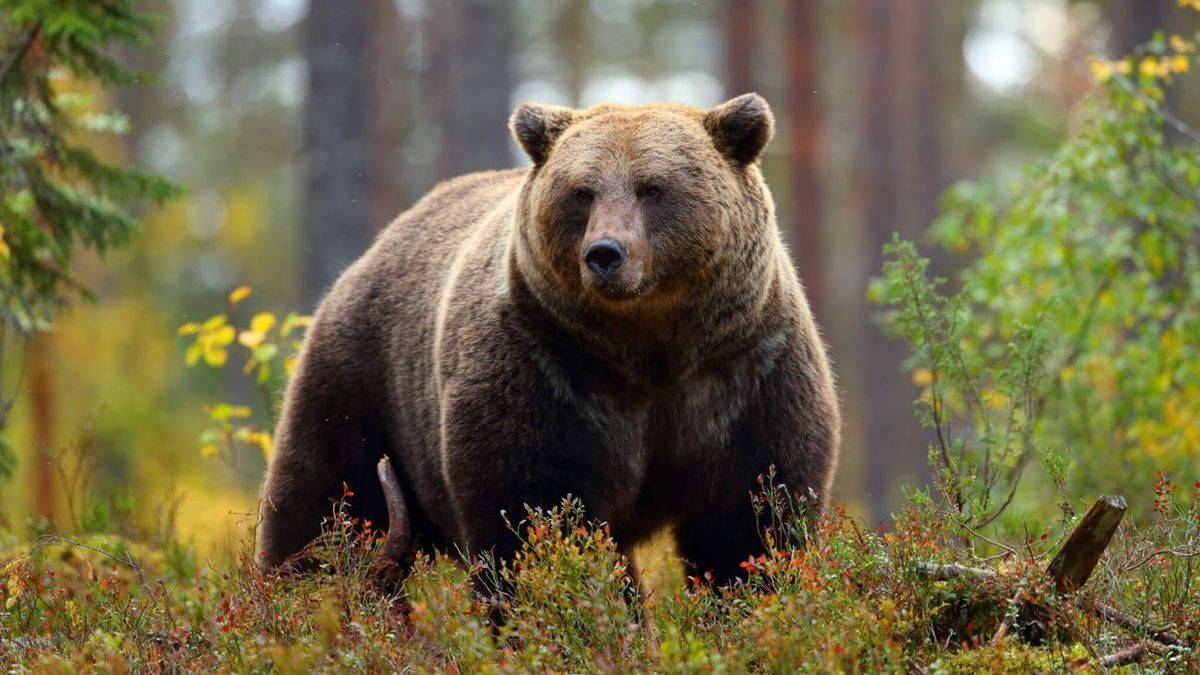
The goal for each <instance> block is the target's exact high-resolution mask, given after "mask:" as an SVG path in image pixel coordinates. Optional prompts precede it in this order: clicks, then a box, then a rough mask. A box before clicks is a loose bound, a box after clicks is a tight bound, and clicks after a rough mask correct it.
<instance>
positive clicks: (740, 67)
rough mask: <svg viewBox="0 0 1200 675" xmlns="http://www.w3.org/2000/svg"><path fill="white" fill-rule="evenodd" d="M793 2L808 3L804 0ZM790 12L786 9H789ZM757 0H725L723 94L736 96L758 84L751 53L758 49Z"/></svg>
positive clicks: (749, 90) (752, 89) (731, 96)
mask: <svg viewBox="0 0 1200 675" xmlns="http://www.w3.org/2000/svg"><path fill="white" fill-rule="evenodd" d="M796 4H803V5H808V4H810V3H809V1H808V0H800V2H798V3H796ZM789 13H790V12H789ZM757 14H758V2H757V0H725V67H726V69H727V70H728V74H727V79H726V80H725V83H726V89H725V95H726V97H728V98H733V97H734V96H740V95H742V94H746V93H749V92H752V91H755V90H756V89H757V88H758V79H757V78H756V77H754V54H755V52H756V51H757V49H758V31H757Z"/></svg>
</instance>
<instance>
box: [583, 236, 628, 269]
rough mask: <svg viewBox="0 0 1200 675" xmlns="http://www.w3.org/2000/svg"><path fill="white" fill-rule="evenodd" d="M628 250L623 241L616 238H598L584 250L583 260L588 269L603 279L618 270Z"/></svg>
mask: <svg viewBox="0 0 1200 675" xmlns="http://www.w3.org/2000/svg"><path fill="white" fill-rule="evenodd" d="M625 256H626V251H625V247H624V246H622V245H621V242H619V241H617V240H616V239H609V238H607V237H606V238H604V239H597V240H596V241H593V242H592V243H590V244H588V247H587V250H585V251H584V252H583V261H584V262H585V263H587V266H588V269H590V270H591V271H592V272H594V273H595V274H596V276H598V277H600V278H601V279H603V278H604V277H607V276H608V275H610V274H612V273H613V272H616V271H617V270H618V269H619V268H620V267H621V264H622V263H624V262H625Z"/></svg>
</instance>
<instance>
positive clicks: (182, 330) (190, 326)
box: [179, 321, 200, 335]
mask: <svg viewBox="0 0 1200 675" xmlns="http://www.w3.org/2000/svg"><path fill="white" fill-rule="evenodd" d="M199 332H200V324H198V323H196V322H195V321H189V322H187V323H185V324H183V325H182V326H180V327H179V334H180V335H192V334H193V333H199Z"/></svg>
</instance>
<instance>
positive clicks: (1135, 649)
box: [1100, 642, 1150, 668]
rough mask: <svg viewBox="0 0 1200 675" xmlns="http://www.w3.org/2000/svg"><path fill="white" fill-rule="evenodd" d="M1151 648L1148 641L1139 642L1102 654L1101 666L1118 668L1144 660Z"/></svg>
mask: <svg viewBox="0 0 1200 675" xmlns="http://www.w3.org/2000/svg"><path fill="white" fill-rule="evenodd" d="M1149 650H1150V644H1149V643H1148V642H1138V643H1137V644H1133V645H1130V646H1128V647H1126V648H1124V649H1119V650H1117V651H1115V652H1113V653H1111V654H1106V655H1105V656H1101V657H1100V666H1101V667H1103V668H1116V667H1117V666H1127V665H1129V664H1131V663H1137V662H1138V661H1141V660H1142V657H1143V656H1145V655H1146V652H1147V651H1149Z"/></svg>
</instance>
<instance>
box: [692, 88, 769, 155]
mask: <svg viewBox="0 0 1200 675" xmlns="http://www.w3.org/2000/svg"><path fill="white" fill-rule="evenodd" d="M704 128H705V129H707V130H708V133H709V135H710V136H712V139H713V144H714V145H716V146H717V150H720V151H721V154H723V155H725V156H726V157H728V158H729V159H732V160H733V161H735V162H737V163H738V164H741V165H746V164H750V163H752V162H757V161H758V159H759V158H760V157H762V153H763V149H764V148H766V147H767V142H768V141H770V140H771V136H772V135H774V134H775V117H774V116H773V115H772V114H771V106H769V105H767V101H766V99H764V98H763V97H761V96H759V95H758V94H742V95H741V96H738V97H737V98H731V99H729V100H728V101H726V102H724V103H722V104H721V105H719V106H717V107H715V108H713V109H712V110H709V111H708V113H706V114H705V115H704Z"/></svg>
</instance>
